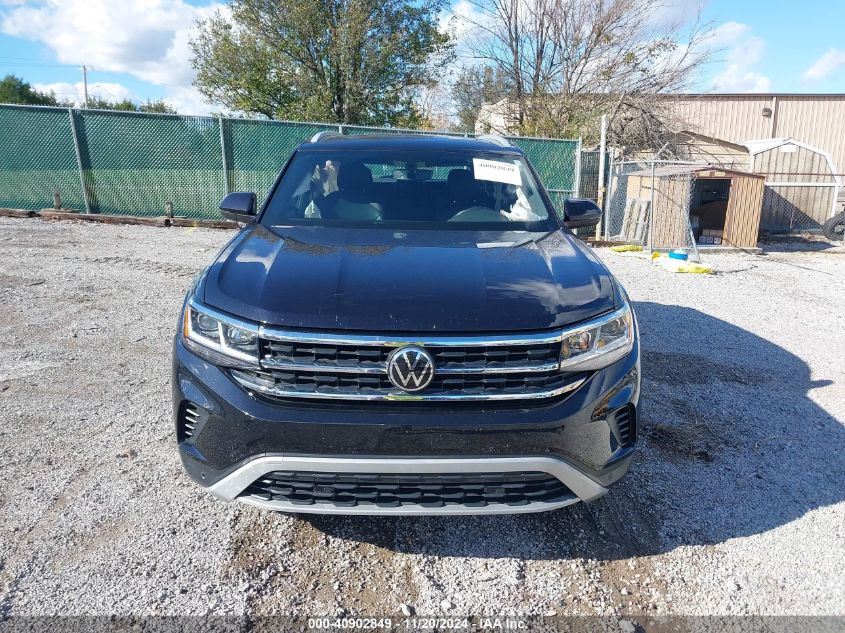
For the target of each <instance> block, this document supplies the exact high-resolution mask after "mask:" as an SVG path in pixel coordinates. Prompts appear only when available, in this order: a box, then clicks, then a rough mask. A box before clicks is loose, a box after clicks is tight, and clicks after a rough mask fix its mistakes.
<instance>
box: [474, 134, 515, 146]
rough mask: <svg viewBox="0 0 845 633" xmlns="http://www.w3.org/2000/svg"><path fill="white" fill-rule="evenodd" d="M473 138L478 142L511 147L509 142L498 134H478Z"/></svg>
mask: <svg viewBox="0 0 845 633" xmlns="http://www.w3.org/2000/svg"><path fill="white" fill-rule="evenodd" d="M475 138H476V139H478V140H479V141H487V142H488V143H494V144H496V145H500V146H501V147H513V145H511V143H510V141H509V140H508V139H506V138H505V137H504V136H502V135H500V134H479V135H478V136H476V137H475Z"/></svg>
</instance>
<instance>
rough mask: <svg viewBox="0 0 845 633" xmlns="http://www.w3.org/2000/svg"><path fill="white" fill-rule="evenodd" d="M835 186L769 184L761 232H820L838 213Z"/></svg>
mask: <svg viewBox="0 0 845 633" xmlns="http://www.w3.org/2000/svg"><path fill="white" fill-rule="evenodd" d="M838 193H839V188H838V187H837V185H836V184H835V183H817V182H811V183H792V182H782V183H769V182H767V183H766V189H765V190H764V192H763V211H762V215H761V216H760V229H761V230H762V231H764V232H766V233H805V232H806V233H820V232H821V228H822V225H823V224H824V223H825V221H826V220H827V219H828V218H830V217H832V216H833V215H834V214H835V213H836V207H837V204H836V202H837V194H838Z"/></svg>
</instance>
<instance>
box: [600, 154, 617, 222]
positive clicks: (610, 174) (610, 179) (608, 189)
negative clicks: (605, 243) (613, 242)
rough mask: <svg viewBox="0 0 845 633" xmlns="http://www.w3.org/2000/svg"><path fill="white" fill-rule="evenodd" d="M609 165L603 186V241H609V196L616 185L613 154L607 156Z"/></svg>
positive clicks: (610, 202) (610, 199) (610, 200)
mask: <svg viewBox="0 0 845 633" xmlns="http://www.w3.org/2000/svg"><path fill="white" fill-rule="evenodd" d="M609 159H610V160H609V161H608V162H609V163H610V164H609V165H608V167H607V183H606V184H605V199H604V207H606V210H605V211H604V213H603V217H604V239H610V205H611V204H612V202H613V201H612V198H611V195H612V193H613V187H614V185H616V184H617V183H615V182H614V180H613V169H614V167H615V165H614V164H613V154H611V155H610V156H609Z"/></svg>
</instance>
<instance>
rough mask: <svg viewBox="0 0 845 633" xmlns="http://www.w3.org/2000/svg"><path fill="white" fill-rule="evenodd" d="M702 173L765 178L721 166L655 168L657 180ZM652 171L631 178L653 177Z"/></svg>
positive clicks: (635, 173)
mask: <svg viewBox="0 0 845 633" xmlns="http://www.w3.org/2000/svg"><path fill="white" fill-rule="evenodd" d="M702 171H718V172H722V173H725V174H730V175H731V176H747V177H749V178H765V176H763V175H762V174H753V173H751V172H749V171H740V170H738V169H725V168H724V167H720V166H719V165H667V166H665V167H655V168H654V176H655V177H656V178H666V177H669V176H681V175H684V174H697V173H699V172H702ZM651 174H652V171H651V169H642V170H640V171H632V172H631V173H630V174H628V175H629V176H649V177H650V176H651ZM711 177H712V178H718V176H704V178H711Z"/></svg>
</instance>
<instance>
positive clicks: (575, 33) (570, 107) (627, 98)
mask: <svg viewBox="0 0 845 633" xmlns="http://www.w3.org/2000/svg"><path fill="white" fill-rule="evenodd" d="M470 2H471V3H473V6H474V9H475V10H474V12H473V14H472V17H469V18H465V19H466V20H468V21H469V22H470V33H469V35H468V36H467V38H466V40H465V43H464V47H463V51H462V52H463V54H464V55H465V56H468V57H471V58H473V59H475V60H476V61H477V62H482V63H485V64H489V65H492V66H494V67H495V68H497V69H499V70H500V71H501V72H503V73H504V74H506V75H507V77H508V78H509V83H510V85H511V86H512V90H513V92H512V98H511V100H510V102H509V103H510V106H509V112H508V113H507V114H508V115H509V116H510V118H511V121H512V124H513V126H514V127H515V128H516V130H517V131H519V132H520V133H523V134H535V135H554V136H561V135H562V136H574V135H582V136H585V137H587V138H588V139H591V140H592V139H593V137H595V136H597V135H598V119H599V115H600V114H607V115H608V116H609V122H610V138H611V140H612V142H614V143H615V144H617V145H627V146H632V147H634V146H636V147H644V146H651V147H654V146H660V145H662V139H663V138H664V137H666V136H667V135H668V134H670V133H671V132H673V131H676V128H677V126H676V125H674V123H675V121H674V120H673V119H674V118H676V117H675V115H674V114H673V112H674V110H673V108H672V107H671V103H670V102H669V101H668V100H665V99H661V98H659V97H660V95H665V94H671V93H677V92H681V91H683V90H685V89H688V88H689V87H690V86H691V84H692V82H693V81H694V80H695V78H696V75H697V72H698V71H699V69H700V68H701V66H702V65H703V64H705V63H706V62H707V61H708V60H709V57H710V55H711V50H710V48H709V47H708V46H707V42H706V40H707V38H708V37H709V36H710V35H711V33H712V30H711V28H710V27H709V25H703V24H702V23H701V22H700V20H699V19H698V17H697V16H695V18H694V19H692V20H689V19H687V20H677V19H676V20H671V19H668V18H667V17H666V16H667V15H668V12H667V11H666V5H663V4H661V3H659V2H653V1H652V0H492V1H491V0H470ZM685 24H686V25H688V26H686V27H685Z"/></svg>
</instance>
